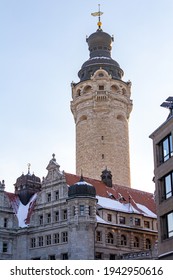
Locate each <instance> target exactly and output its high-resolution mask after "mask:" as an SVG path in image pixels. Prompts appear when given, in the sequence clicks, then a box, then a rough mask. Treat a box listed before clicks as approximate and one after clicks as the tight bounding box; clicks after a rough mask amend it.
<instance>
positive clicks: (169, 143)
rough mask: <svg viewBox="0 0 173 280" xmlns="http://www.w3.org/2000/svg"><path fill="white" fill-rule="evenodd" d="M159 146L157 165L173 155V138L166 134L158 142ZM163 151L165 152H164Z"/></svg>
mask: <svg viewBox="0 0 173 280" xmlns="http://www.w3.org/2000/svg"><path fill="white" fill-rule="evenodd" d="M158 146H159V165H160V164H163V163H164V162H166V161H167V160H169V159H170V158H171V157H172V156H173V138H172V134H171V133H170V134H168V135H167V136H166V137H164V138H163V139H162V140H161V141H160V142H159V144H158ZM165 151H166V152H167V153H166V154H165Z"/></svg>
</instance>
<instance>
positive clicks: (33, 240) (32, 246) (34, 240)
mask: <svg viewBox="0 0 173 280" xmlns="http://www.w3.org/2000/svg"><path fill="white" fill-rule="evenodd" d="M34 247H36V239H35V237H33V238H31V248H34Z"/></svg>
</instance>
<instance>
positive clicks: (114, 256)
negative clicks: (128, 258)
mask: <svg viewBox="0 0 173 280" xmlns="http://www.w3.org/2000/svg"><path fill="white" fill-rule="evenodd" d="M116 257H117V255H115V254H110V256H109V259H110V260H116Z"/></svg>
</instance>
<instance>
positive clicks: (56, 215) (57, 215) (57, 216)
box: [55, 211, 59, 222]
mask: <svg viewBox="0 0 173 280" xmlns="http://www.w3.org/2000/svg"><path fill="white" fill-rule="evenodd" d="M58 221H59V211H56V212H55V222H58Z"/></svg>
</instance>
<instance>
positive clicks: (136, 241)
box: [134, 236, 139, 247]
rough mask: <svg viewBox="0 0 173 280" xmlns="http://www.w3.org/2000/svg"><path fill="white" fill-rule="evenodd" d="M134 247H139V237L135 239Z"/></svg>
mask: <svg viewBox="0 0 173 280" xmlns="http://www.w3.org/2000/svg"><path fill="white" fill-rule="evenodd" d="M134 247H139V238H138V237H136V236H135V237H134Z"/></svg>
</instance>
